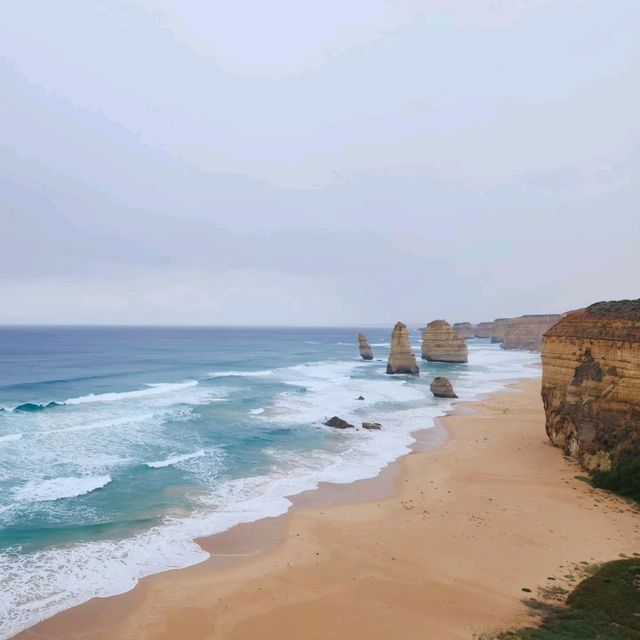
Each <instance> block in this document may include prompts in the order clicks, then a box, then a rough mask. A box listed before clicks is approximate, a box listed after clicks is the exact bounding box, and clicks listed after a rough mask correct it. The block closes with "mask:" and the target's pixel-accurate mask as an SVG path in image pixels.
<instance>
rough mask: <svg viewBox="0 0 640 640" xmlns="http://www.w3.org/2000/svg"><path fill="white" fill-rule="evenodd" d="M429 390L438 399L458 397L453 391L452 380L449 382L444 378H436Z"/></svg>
mask: <svg viewBox="0 0 640 640" xmlns="http://www.w3.org/2000/svg"><path fill="white" fill-rule="evenodd" d="M429 389H430V390H431V393H433V395H434V396H435V397H436V398H457V397H458V396H457V395H456V394H455V391H454V390H453V385H452V384H451V380H449V378H445V377H444V376H438V377H437V378H434V379H433V382H432V383H431V386H430V387H429Z"/></svg>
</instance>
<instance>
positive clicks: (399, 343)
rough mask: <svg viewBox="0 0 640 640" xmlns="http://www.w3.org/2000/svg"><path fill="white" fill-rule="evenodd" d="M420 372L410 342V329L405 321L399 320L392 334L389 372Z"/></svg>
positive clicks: (388, 364)
mask: <svg viewBox="0 0 640 640" xmlns="http://www.w3.org/2000/svg"><path fill="white" fill-rule="evenodd" d="M419 372H420V369H418V363H417V362H416V357H415V355H414V353H413V351H412V349H411V343H410V342H409V331H408V329H407V325H406V324H404V322H397V323H396V326H395V327H394V328H393V332H392V334H391V352H390V353H389V362H388V363H387V373H389V374H394V373H409V374H411V375H415V376H417V375H418V374H419Z"/></svg>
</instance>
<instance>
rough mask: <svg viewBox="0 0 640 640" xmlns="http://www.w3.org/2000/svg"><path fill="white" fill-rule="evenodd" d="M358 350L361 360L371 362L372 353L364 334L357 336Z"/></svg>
mask: <svg viewBox="0 0 640 640" xmlns="http://www.w3.org/2000/svg"><path fill="white" fill-rule="evenodd" d="M358 348H359V349H360V357H361V358H362V359H363V360H373V351H372V350H371V346H370V345H369V340H367V336H366V335H365V334H364V333H359V334H358Z"/></svg>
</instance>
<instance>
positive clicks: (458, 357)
mask: <svg viewBox="0 0 640 640" xmlns="http://www.w3.org/2000/svg"><path fill="white" fill-rule="evenodd" d="M467 357H468V350H467V345H466V343H465V341H464V338H461V337H460V336H459V335H458V334H457V333H456V332H455V331H454V330H453V327H452V326H451V325H450V324H449V323H448V322H447V321H446V320H434V321H433V322H430V323H429V324H428V325H427V327H426V329H425V330H424V331H423V332H422V359H423V360H429V361H431V362H467Z"/></svg>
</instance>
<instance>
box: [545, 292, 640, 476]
mask: <svg viewBox="0 0 640 640" xmlns="http://www.w3.org/2000/svg"><path fill="white" fill-rule="evenodd" d="M542 367H543V371H542V400H543V403H544V408H545V413H546V429H547V435H548V436H549V439H550V440H551V442H552V443H553V444H554V445H556V446H557V447H560V448H561V449H563V451H564V452H565V453H566V454H567V455H570V456H572V457H574V458H577V459H578V460H579V461H580V462H581V463H582V464H583V466H584V467H586V468H587V469H590V470H593V471H608V470H610V469H612V468H614V467H617V466H618V465H620V464H621V463H623V462H625V461H627V460H630V459H633V458H635V459H637V458H638V457H640V300H623V301H619V302H598V303H596V304H593V305H591V306H590V307H587V308H586V309H580V310H578V311H574V312H572V313H569V314H567V315H565V316H564V317H563V318H562V319H561V320H560V321H559V322H558V323H557V324H555V325H554V326H553V327H552V328H551V329H549V330H548V331H547V332H546V333H545V335H544V338H543V341H542Z"/></svg>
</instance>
